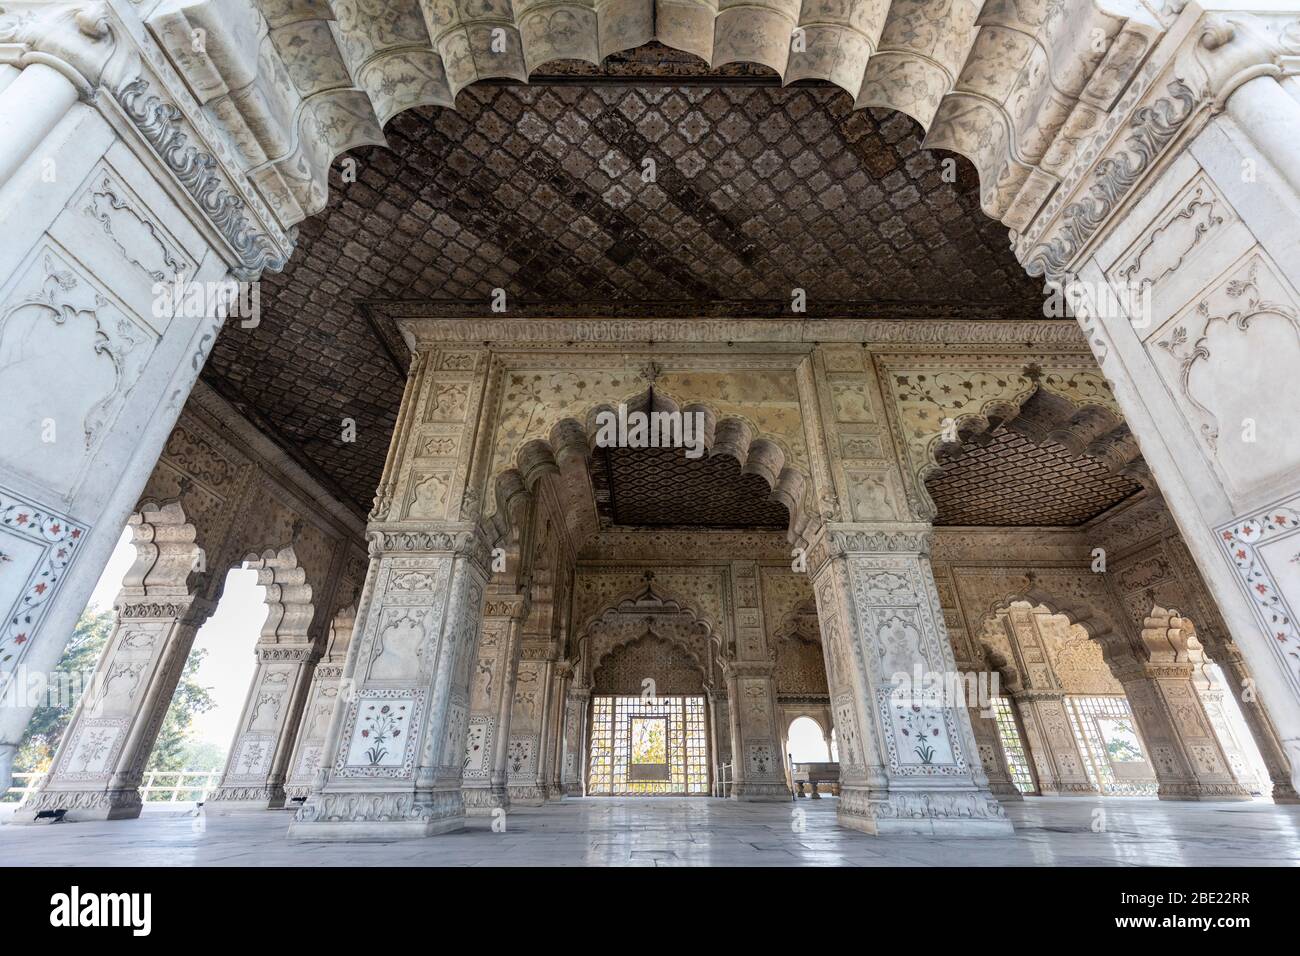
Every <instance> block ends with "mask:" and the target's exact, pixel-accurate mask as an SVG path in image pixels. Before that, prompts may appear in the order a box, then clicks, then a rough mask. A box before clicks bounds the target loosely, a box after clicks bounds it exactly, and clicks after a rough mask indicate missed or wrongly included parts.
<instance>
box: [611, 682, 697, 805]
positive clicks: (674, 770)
mask: <svg viewBox="0 0 1300 956" xmlns="http://www.w3.org/2000/svg"><path fill="white" fill-rule="evenodd" d="M587 792H588V793H590V794H593V795H599V796H634V795H650V794H687V795H689V794H700V795H707V794H708V792H709V752H708V736H707V734H706V733H705V720H704V698H703V697H605V696H596V697H592V699H591V761H590V767H589V772H588V776H587Z"/></svg>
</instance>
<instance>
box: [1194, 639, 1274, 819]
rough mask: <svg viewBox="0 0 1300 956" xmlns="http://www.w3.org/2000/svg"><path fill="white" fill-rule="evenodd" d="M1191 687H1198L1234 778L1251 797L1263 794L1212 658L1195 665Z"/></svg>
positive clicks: (1261, 783)
mask: <svg viewBox="0 0 1300 956" xmlns="http://www.w3.org/2000/svg"><path fill="white" fill-rule="evenodd" d="M1192 686H1194V687H1195V688H1196V696H1197V698H1198V699H1199V700H1200V702H1201V707H1202V708H1204V710H1205V716H1206V719H1208V720H1209V722H1210V729H1211V730H1213V732H1214V739H1215V740H1217V741H1218V742H1219V746H1220V747H1221V748H1222V749H1223V755H1224V757H1226V758H1227V761H1228V767H1229V768H1230V769H1231V770H1232V776H1233V779H1235V780H1236V781H1237V783H1239V784H1241V787H1242V789H1243V790H1245V791H1246V792H1247V793H1249V794H1251V796H1257V795H1260V794H1262V793H1263V792H1264V783H1263V781H1262V780H1261V779H1260V775H1259V774H1258V773H1256V772H1255V770H1254V768H1253V767H1251V765H1250V763H1249V761H1248V759H1247V757H1246V749H1245V747H1243V746H1242V742H1241V739H1240V738H1239V737H1238V735H1237V732H1236V730H1235V728H1234V727H1233V726H1232V721H1231V720H1230V719H1229V717H1228V710H1227V707H1226V706H1225V705H1224V691H1223V684H1222V683H1220V682H1219V680H1218V678H1216V677H1215V676H1214V673H1213V671H1212V670H1211V669H1210V664H1209V661H1205V660H1202V661H1201V662H1200V663H1198V664H1197V665H1196V670H1195V672H1194V675H1193V678H1192Z"/></svg>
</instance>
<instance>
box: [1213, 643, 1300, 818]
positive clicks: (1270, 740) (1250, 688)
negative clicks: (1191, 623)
mask: <svg viewBox="0 0 1300 956" xmlns="http://www.w3.org/2000/svg"><path fill="white" fill-rule="evenodd" d="M1205 649H1206V651H1207V652H1208V653H1209V655H1210V657H1211V659H1212V660H1213V661H1214V662H1215V663H1216V664H1218V665H1219V667H1221V668H1222V669H1223V674H1224V678H1225V679H1224V683H1225V684H1226V685H1227V687H1228V691H1229V692H1230V693H1231V694H1232V697H1233V699H1234V700H1235V701H1236V702H1237V707H1238V708H1239V709H1240V711H1241V716H1242V719H1243V720H1245V721H1246V726H1247V727H1248V728H1249V729H1250V734H1251V738H1252V739H1253V740H1254V741H1255V747H1256V748H1257V749H1258V750H1259V755H1260V758H1261V759H1262V760H1263V761H1264V767H1265V769H1267V770H1268V775H1269V779H1270V780H1272V782H1273V794H1272V796H1273V802H1274V803H1285V804H1292V803H1300V797H1298V796H1297V795H1296V792H1295V789H1294V788H1293V787H1292V786H1291V764H1290V762H1289V761H1288V760H1287V755H1286V751H1285V750H1284V749H1283V747H1282V742H1281V741H1280V740H1279V739H1278V734H1277V730H1275V729H1274V727H1273V722H1272V721H1271V720H1270V719H1269V715H1268V710H1267V708H1265V707H1264V705H1263V702H1262V701H1261V700H1260V699H1259V695H1258V692H1257V690H1256V686H1255V680H1254V678H1253V677H1251V675H1250V668H1249V666H1248V665H1247V664H1246V659H1245V657H1243V656H1242V654H1241V650H1240V649H1239V648H1238V647H1237V645H1236V644H1235V643H1233V642H1232V641H1224V642H1222V643H1218V644H1213V645H1211V644H1209V643H1208V642H1207V643H1206V644H1205Z"/></svg>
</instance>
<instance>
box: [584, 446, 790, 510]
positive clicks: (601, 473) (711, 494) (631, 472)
mask: <svg viewBox="0 0 1300 956" xmlns="http://www.w3.org/2000/svg"><path fill="white" fill-rule="evenodd" d="M591 475H592V486H593V488H594V489H595V493H596V510H597V512H598V514H599V515H600V522H601V526H602V528H610V527H614V526H622V527H657V528H663V527H680V528H751V529H770V530H773V531H784V530H786V528H788V527H789V526H790V515H789V512H787V511H786V509H785V506H784V505H782V504H780V503H779V502H776V501H772V500H771V499H770V498H769V495H771V493H772V489H771V488H770V487H769V486H768V483H767V482H766V481H765V480H764V479H763V478H762V476H760V475H753V474H750V475H742V474H741V473H740V463H739V462H737V461H736V460H735V459H734V458H731V457H729V456H727V455H719V456H717V457H716V458H709V457H707V456H706V457H703V458H687V457H686V454H685V451H684V450H683V449H680V448H597V449H595V451H594V453H593V455H592V466H591Z"/></svg>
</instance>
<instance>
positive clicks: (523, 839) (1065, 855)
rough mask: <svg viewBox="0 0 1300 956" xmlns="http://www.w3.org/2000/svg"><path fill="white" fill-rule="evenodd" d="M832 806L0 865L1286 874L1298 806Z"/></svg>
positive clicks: (46, 857) (1293, 862) (31, 843)
mask: <svg viewBox="0 0 1300 956" xmlns="http://www.w3.org/2000/svg"><path fill="white" fill-rule="evenodd" d="M835 803H836V801H835V800H833V799H825V800H819V801H810V800H801V801H799V802H798V804H794V805H792V804H753V803H732V802H730V801H725V800H712V799H700V798H695V799H687V798H651V799H646V798H642V799H640V800H637V799H610V798H588V799H571V800H565V801H563V802H562V803H557V804H552V805H549V806H546V807H540V808H537V809H517V810H514V811H511V812H510V814H509V815H508V817H507V819H506V829H505V832H503V833H494V832H492V830H491V829H490V822H491V821H489V820H486V819H476V820H472V821H470V828H469V829H468V830H466V831H465V832H462V833H456V834H449V835H445V836H438V837H430V838H428V839H424V840H414V841H407V842H401V843H387V844H352V845H340V844H320V843H316V844H311V843H308V844H302V843H289V842H287V841H286V840H285V839H284V831H285V828H286V826H287V825H288V822H289V817H288V814H287V813H285V812H272V811H267V812H264V813H236V814H221V815H218V814H215V813H208V814H202V815H196V814H195V813H194V812H193V811H191V812H190V813H188V814H187V813H186V812H185V811H184V810H183V809H182V810H180V811H177V810H171V811H170V812H169V811H167V810H155V809H151V810H149V811H147V812H146V813H145V815H144V816H143V817H141V818H140V819H138V820H119V821H115V822H112V823H68V824H47V825H42V826H31V827H22V826H13V825H9V824H7V823H3V822H0V865H8V866H21V865H32V866H76V865H87V864H89V865H95V866H119V865H120V866H189V865H206V866H262V865H287V866H321V865H323V866H329V865H346V866H362V865H367V864H381V865H384V864H386V865H396V866H428V865H448V866H483V865H488V866H497V865H505V866H532V865H543V866H591V865H596V866H627V865H631V866H709V865H721V866H798V865H827V866H918V865H920V866H952V865H959V866H1014V865H1051V866H1070V865H1111V864H1113V865H1121V866H1150V865H1155V866H1181V865H1198V866H1218V865H1222V866H1230V865H1239V866H1300V807H1279V806H1275V805H1273V804H1271V803H1265V802H1253V803H1218V804H1215V803H1202V804H1197V803H1169V802H1160V801H1157V800H1135V799H1109V800H1102V799H1100V798H1063V797H1050V798H1031V799H1027V800H1025V801H1024V802H1023V803H1018V804H1011V805H1009V806H1008V808H1007V812H1008V814H1009V815H1010V817H1011V820H1012V822H1013V823H1014V824H1015V827H1016V835H1015V836H1014V837H1010V838H1005V839H964V840H962V839H935V838H926V837H898V836H891V837H887V838H877V837H870V836H866V835H864V834H860V833H856V832H854V831H851V830H846V829H842V828H840V827H838V826H837V825H836V823H835ZM182 806H183V805H182ZM1097 808H1102V809H1103V810H1104V813H1105V816H1104V819H1103V820H1101V821H1100V823H1101V827H1100V831H1099V832H1094V829H1093V827H1094V821H1095V819H1096V818H1095V817H1094V810H1095V809H1097ZM796 810H797V811H801V815H796V813H795V811H796ZM10 812H11V810H9V809H0V821H7V819H8V816H9V813H10Z"/></svg>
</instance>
